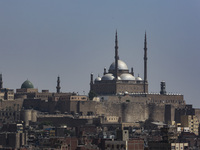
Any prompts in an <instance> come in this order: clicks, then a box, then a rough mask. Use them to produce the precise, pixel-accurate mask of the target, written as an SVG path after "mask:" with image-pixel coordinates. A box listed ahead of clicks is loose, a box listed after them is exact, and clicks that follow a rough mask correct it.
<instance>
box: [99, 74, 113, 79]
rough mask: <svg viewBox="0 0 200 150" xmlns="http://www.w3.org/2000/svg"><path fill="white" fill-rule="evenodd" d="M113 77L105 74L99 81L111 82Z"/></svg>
mask: <svg viewBox="0 0 200 150" xmlns="http://www.w3.org/2000/svg"><path fill="white" fill-rule="evenodd" d="M114 78H115V77H114V76H113V75H112V74H111V73H108V74H105V75H104V76H103V77H102V78H101V80H113V79H114Z"/></svg>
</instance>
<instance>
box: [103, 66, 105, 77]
mask: <svg viewBox="0 0 200 150" xmlns="http://www.w3.org/2000/svg"><path fill="white" fill-rule="evenodd" d="M105 74H106V67H104V71H103V75H105Z"/></svg>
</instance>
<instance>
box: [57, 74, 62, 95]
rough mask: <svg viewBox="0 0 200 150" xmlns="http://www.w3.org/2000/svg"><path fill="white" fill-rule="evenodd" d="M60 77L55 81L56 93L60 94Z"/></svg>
mask: <svg viewBox="0 0 200 150" xmlns="http://www.w3.org/2000/svg"><path fill="white" fill-rule="evenodd" d="M60 88H61V87H60V77H59V76H58V80H57V86H56V89H57V93H60Z"/></svg>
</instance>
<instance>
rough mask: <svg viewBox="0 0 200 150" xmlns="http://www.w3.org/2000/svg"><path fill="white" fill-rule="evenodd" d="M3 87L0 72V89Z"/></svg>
mask: <svg viewBox="0 0 200 150" xmlns="http://www.w3.org/2000/svg"><path fill="white" fill-rule="evenodd" d="M2 88H3V80H2V74H0V89H2Z"/></svg>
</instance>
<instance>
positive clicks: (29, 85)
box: [21, 80, 34, 89]
mask: <svg viewBox="0 0 200 150" xmlns="http://www.w3.org/2000/svg"><path fill="white" fill-rule="evenodd" d="M33 88H34V86H33V84H32V83H31V82H30V81H29V80H26V81H24V83H22V86H21V89H33Z"/></svg>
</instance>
